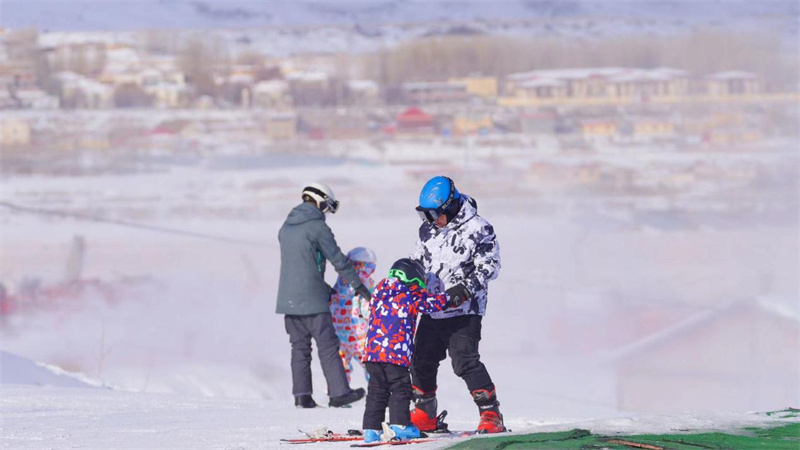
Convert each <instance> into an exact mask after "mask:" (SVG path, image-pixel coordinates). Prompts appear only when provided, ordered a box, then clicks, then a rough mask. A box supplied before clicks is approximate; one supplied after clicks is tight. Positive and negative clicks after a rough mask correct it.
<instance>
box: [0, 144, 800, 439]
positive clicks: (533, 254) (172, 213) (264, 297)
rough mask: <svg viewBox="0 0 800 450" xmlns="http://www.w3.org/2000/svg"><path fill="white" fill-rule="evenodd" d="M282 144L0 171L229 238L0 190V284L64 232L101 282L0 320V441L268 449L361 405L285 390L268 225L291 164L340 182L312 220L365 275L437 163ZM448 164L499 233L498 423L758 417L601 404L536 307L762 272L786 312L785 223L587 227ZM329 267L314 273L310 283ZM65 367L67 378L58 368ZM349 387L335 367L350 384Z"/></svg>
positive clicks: (693, 299)
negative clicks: (352, 156) (326, 212)
mask: <svg viewBox="0 0 800 450" xmlns="http://www.w3.org/2000/svg"><path fill="white" fill-rule="evenodd" d="M361 156H362V157H363V156H364V155H361ZM423 156H424V152H419V153H418V154H415V155H414V157H415V158H416V159H419V158H422V157H423ZM433 158H437V157H433ZM513 158H514V157H511V159H513ZM277 161H283V160H277ZM284 162H285V161H284ZM284 162H278V163H276V165H274V166H272V167H260V166H259V167H258V168H254V169H251V170H245V169H226V170H218V169H215V168H213V167H208V166H204V165H199V166H197V167H172V168H171V169H170V170H167V171H159V172H156V173H147V174H131V175H116V176H111V175H102V176H84V177H57V176H25V177H20V176H15V177H7V178H4V179H3V180H2V190H0V200H2V201H3V202H12V203H15V204H25V205H28V206H35V207H40V208H50V209H59V210H69V211H77V212H83V213H91V214H96V215H100V216H103V217H107V218H114V219H120V220H128V221H134V222H144V223H147V224H149V225H157V226H160V227H165V228H169V229H173V230H181V231H186V232H193V233H202V234H205V235H212V236H219V237H225V238H235V239H239V240H242V241H246V242H245V243H231V242H225V241H217V240H213V239H205V238H197V237H192V236H188V235H180V234H171V233H163V232H155V231H148V230H143V229H134V228H129V227H125V226H119V225H112V224H108V223H97V222H88V221H85V220H77V219H67V218H57V217H45V216H38V215H34V214H28V213H21V212H19V211H13V210H8V209H4V210H3V214H2V216H1V217H0V245H1V248H2V252H0V280H2V281H3V282H4V283H5V284H7V286H8V287H9V288H10V289H11V291H12V293H14V291H15V288H16V287H17V286H19V285H20V283H22V282H23V281H24V280H25V279H26V278H27V279H29V278H31V277H37V278H40V279H41V280H42V284H43V285H44V286H47V285H54V284H56V283H58V282H59V280H61V279H62V278H63V276H64V271H65V263H66V261H67V258H68V253H69V248H70V243H71V241H72V239H73V237H74V236H76V235H81V236H83V237H84V238H85V241H86V259H85V262H84V266H83V277H84V278H85V279H100V280H103V281H105V282H109V283H112V284H113V285H114V286H122V287H121V288H120V292H121V293H120V295H119V297H118V298H116V299H115V300H114V301H113V302H112V301H108V300H105V299H103V297H102V295H100V294H99V293H92V292H90V293H88V294H86V295H84V296H82V297H80V298H78V299H71V300H69V301H64V300H56V301H57V302H59V303H58V304H55V305H50V306H49V307H48V308H41V309H40V310H33V311H30V310H29V311H25V312H19V313H18V314H15V315H12V316H11V317H9V318H8V319H7V320H6V321H4V322H2V325H1V326H2V330H1V331H0V338H2V341H1V342H0V344H1V346H2V348H1V350H2V351H3V353H2V360H1V361H0V367H2V384H0V390H2V399H0V420H1V423H0V446H3V447H4V448H13V449H17V448H73V447H78V448H224V449H239V448H247V449H250V448H276V447H279V446H280V445H281V444H280V443H279V439H280V438H284V437H293V436H299V432H297V431H296V430H297V429H303V430H305V431H309V430H314V429H317V428H321V427H328V428H331V429H334V430H344V429H348V428H360V423H361V415H362V414H363V402H360V403H358V404H356V406H355V407H354V408H350V409H322V408H321V409H317V410H312V411H302V410H296V409H295V408H294V407H293V406H292V399H291V395H290V392H291V386H290V383H291V381H290V375H289V364H288V362H289V361H288V359H289V343H288V340H287V338H286V335H285V332H284V330H283V323H282V318H281V317H280V316H278V315H276V314H274V302H275V293H276V291H277V272H278V247H277V232H278V229H279V227H280V225H281V222H282V219H283V217H284V216H285V214H286V213H287V212H288V211H289V209H290V208H291V207H292V206H294V205H295V204H296V203H297V202H298V201H299V190H300V189H301V188H302V186H303V185H304V184H305V183H307V182H309V181H312V180H322V181H325V182H328V183H329V184H331V185H332V186H333V187H334V189H335V190H336V192H337V195H338V196H339V198H340V199H341V201H342V207H341V210H340V212H339V213H338V214H336V215H335V216H331V217H330V218H329V223H330V225H331V227H332V228H333V230H334V232H335V234H336V237H337V239H338V242H339V244H340V246H341V247H342V248H343V249H344V250H345V251H346V250H347V249H349V248H352V247H355V246H360V245H365V246H368V247H371V248H373V249H374V250H375V251H376V252H377V254H378V257H379V262H378V271H377V274H383V273H385V272H386V271H387V270H388V268H389V266H390V264H391V263H392V261H393V260H394V259H396V258H399V257H402V256H405V255H406V254H407V253H408V252H409V250H410V249H411V248H412V246H413V243H414V240H415V238H416V228H417V225H418V223H419V222H418V221H419V219H418V217H417V216H416V214H415V212H414V211H413V208H414V206H415V204H416V199H417V195H418V190H419V187H420V185H421V183H422V182H424V179H422V180H420V178H419V175H417V173H418V172H420V171H423V173H426V171H429V172H431V173H433V172H436V171H438V170H445V169H444V168H443V167H442V166H437V165H435V164H433V163H432V164H431V165H428V166H426V165H424V164H421V163H419V161H418V162H417V163H416V164H412V163H403V162H402V161H399V162H398V161H395V163H397V164H385V163H381V162H380V161H369V160H364V159H357V160H330V161H329V160H319V161H317V162H316V163H314V162H313V161H312V162H309V163H308V164H305V165H297V164H291V165H286V164H284ZM474 163H475V164H477V162H474ZM460 173H462V174H463V175H462V177H461V178H457V179H456V182H457V183H458V186H459V189H461V190H462V191H463V192H466V193H469V194H472V195H474V196H475V197H476V198H477V199H478V201H479V208H480V210H481V212H482V214H483V215H484V216H485V217H486V218H487V219H489V220H490V221H491V222H492V223H493V224H494V225H495V229H496V231H497V234H498V236H499V240H500V243H501V249H502V250H501V251H502V257H503V269H502V272H501V276H500V278H499V279H498V280H496V281H494V282H493V283H492V285H491V295H490V297H491V298H490V302H489V307H488V313H487V316H486V318H485V321H484V332H483V341H482V347H481V349H482V356H483V359H484V361H485V363H486V365H487V367H488V368H489V371H490V373H491V374H492V377H493V378H494V381H495V383H496V384H497V386H498V395H499V397H500V400H501V402H502V409H503V413H504V415H505V417H506V423H507V425H508V426H509V427H510V428H512V429H513V430H514V431H515V432H530V431H548V430H556V429H566V428H572V427H582V428H588V429H590V430H592V431H594V432H599V433H615V432H657V431H672V430H676V429H681V430H682V429H727V428H730V427H734V426H740V425H756V424H764V423H766V422H768V421H769V420H771V419H769V418H767V417H766V416H763V415H757V414H751V413H748V412H747V410H740V411H727V410H720V409H719V408H716V407H715V405H714V404H709V405H708V408H707V410H705V411H697V410H689V411H686V412H685V413H679V414H672V415H669V416H666V415H663V416H662V415H658V416H657V415H646V414H637V413H633V412H629V411H628V412H626V411H619V410H618V408H617V399H616V395H617V391H616V389H617V388H616V385H615V377H614V371H613V367H612V366H611V365H609V364H608V360H607V359H603V357H602V356H603V355H602V352H594V353H592V352H585V353H564V352H560V351H559V348H560V347H559V343H558V342H556V341H555V339H554V330H553V328H552V326H553V325H552V323H553V322H552V321H551V319H552V315H553V311H554V310H555V309H557V308H558V307H562V306H564V304H566V303H570V302H571V303H573V304H574V303H576V302H577V303H581V302H586V303H587V305H583V306H587V308H577V309H575V310H574V311H573V313H574V317H571V318H570V319H569V320H572V321H573V322H574V323H586V324H591V322H592V321H593V320H595V319H596V316H595V314H596V313H598V312H599V311H597V310H593V309H592V307H591V304H592V302H593V301H595V300H596V298H595V297H594V293H598V292H599V293H608V292H611V293H614V295H619V296H625V297H631V298H637V300H638V301H641V302H645V303H646V302H658V301H663V300H665V299H669V300H675V299H678V300H679V301H678V303H680V304H682V305H684V306H686V305H691V307H692V308H698V309H699V308H704V307H712V306H715V305H716V306H719V305H720V304H725V303H727V302H728V300H729V299H731V298H734V297H735V298H739V297H741V296H760V295H763V294H765V293H766V292H765V290H769V293H770V294H771V295H772V296H774V297H775V298H776V299H777V300H776V301H777V302H780V303H781V304H783V305H784V307H785V308H788V310H789V311H790V313H791V314H796V313H797V290H796V289H797V278H796V275H797V269H798V267H797V246H798V238H797V234H796V229H793V228H791V227H787V226H785V225H780V224H777V225H761V226H759V227H735V228H732V229H727V230H717V229H696V230H684V231H675V232H661V231H657V230H642V229H638V230H631V229H627V228H622V229H616V230H600V229H593V224H592V223H584V222H582V221H580V220H576V217H578V216H579V215H580V214H578V213H579V212H580V211H579V210H580V208H581V204H580V203H578V204H576V205H573V206H572V207H565V208H563V209H559V210H557V211H555V212H551V211H549V210H547V209H545V210H542V209H540V208H538V207H537V206H536V205H537V202H539V201H541V202H543V203H544V202H547V201H548V199H547V198H544V196H543V198H539V199H538V200H537V198H538V197H534V198H532V199H531V198H525V197H524V195H526V193H527V194H530V191H525V190H521V189H518V188H516V187H515V184H514V183H515V181H514V180H506V181H503V180H502V179H497V178H496V177H495V178H492V180H493V181H492V182H491V183H487V182H485V181H484V180H481V179H480V178H479V177H469V176H468V174H474V173H475V171H474V170H473V171H465V172H460ZM423 178H424V176H423ZM549 201H550V202H552V201H553V200H552V199H550V200H549ZM584 206H585V205H584ZM243 210H251V211H255V212H254V213H253V214H240V212H241V211H243ZM764 274H769V277H770V279H769V281H768V283H769V286H765V278H764V277H765V275H764ZM334 276H335V275H334V274H333V272H332V270H329V273H328V280H329V281H330V282H333V280H334ZM581 299H583V300H581ZM573 338H574V340H581V339H585V340H589V339H590V338H589V337H588V335H586V336H581V335H577V336H573ZM30 361H37V362H42V363H46V364H48V365H49V366H48V367H41V366H36V365H33V363H31V362H30ZM52 366H55V367H58V368H59V369H57V370H55V372H53V369H52ZM313 367H314V376H315V386H316V392H315V398H316V400H317V401H318V402H320V403H325V402H326V398H325V392H324V389H325V388H324V383H323V377H322V374H321V371H320V369H319V367H318V365H317V363H316V362H315V363H314V366H313ZM65 370H66V371H69V372H75V373H79V374H81V375H80V377H79V379H77V381H76V380H75V379H73V378H70V377H68V376H67V375H65V373H64V372H63V371H65ZM440 374H441V377H440V389H439V398H440V405H441V406H442V408H445V409H447V410H448V411H449V412H450V415H449V417H448V421H449V423H450V424H451V427H452V428H454V429H471V428H473V427H474V426H475V424H476V422H477V411H476V408H475V406H474V404H472V402H471V399H470V398H469V395H468V393H467V391H466V389H465V387H464V385H463V382H462V381H461V380H460V379H458V378H456V377H455V376H454V375H453V373H452V370H451V368H450V367H449V363H448V362H445V363H443V365H442V369H441V371H440ZM75 384H80V385H81V386H80V387H75V386H74V385H75ZM365 385H366V383H365V381H364V379H363V375H362V374H361V373H360V372H358V373H356V375H355V377H354V380H353V386H354V387H355V386H365ZM70 386H71V387H70ZM796 401H797V399H792V398H787V399H786V402H784V403H763V402H762V403H756V404H754V406H753V409H756V410H760V411H765V410H772V409H780V408H784V407H787V406H797V405H796V404H792V403H796ZM336 445H338V446H340V447H344V446H345V445H346V444H336ZM426 445H429V446H430V447H439V446H444V445H446V443H435V444H426Z"/></svg>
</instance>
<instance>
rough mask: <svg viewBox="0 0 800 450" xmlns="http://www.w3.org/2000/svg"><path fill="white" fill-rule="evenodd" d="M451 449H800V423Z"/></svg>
mask: <svg viewBox="0 0 800 450" xmlns="http://www.w3.org/2000/svg"><path fill="white" fill-rule="evenodd" d="M798 412H800V411H799V410H796V409H793V408H789V409H786V410H782V411H774V412H772V413H766V414H767V415H769V416H771V417H773V418H796V417H797V415H798ZM449 448H450V449H453V450H518V449H553V450H558V449H627V450H630V449H647V450H698V449H735V450H751V449H769V450H773V449H774V450H784V449H785V450H800V423H791V424H787V425H779V426H775V427H767V428H744V429H742V430H736V431H732V432H729V433H721V432H707V433H697V434H692V433H681V434H639V435H626V436H602V435H596V434H592V433H591V432H589V431H588V430H581V429H574V430H569V431H560V432H550V433H531V434H524V435H500V436H493V437H487V438H476V439H470V440H467V441H463V442H460V443H458V444H456V445H454V446H452V447H449Z"/></svg>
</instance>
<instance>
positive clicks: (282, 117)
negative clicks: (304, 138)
mask: <svg viewBox="0 0 800 450" xmlns="http://www.w3.org/2000/svg"><path fill="white" fill-rule="evenodd" d="M266 131H267V137H268V138H269V139H271V140H273V141H286V140H292V139H295V138H296V137H297V115H296V114H295V113H274V114H270V115H269V116H268V117H267V124H266Z"/></svg>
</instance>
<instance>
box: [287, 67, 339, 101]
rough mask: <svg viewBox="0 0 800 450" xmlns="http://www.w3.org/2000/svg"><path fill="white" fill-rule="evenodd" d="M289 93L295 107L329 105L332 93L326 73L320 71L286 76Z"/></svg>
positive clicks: (291, 73)
mask: <svg viewBox="0 0 800 450" xmlns="http://www.w3.org/2000/svg"><path fill="white" fill-rule="evenodd" d="M286 81H287V82H288V83H289V91H290V93H291V96H292V99H293V101H294V104H295V105H298V106H302V105H306V106H318V105H326V104H330V103H331V102H332V101H333V96H334V92H333V89H331V80H330V77H329V76H328V74H327V73H326V72H323V71H320V70H308V71H296V72H290V73H288V74H287V75H286Z"/></svg>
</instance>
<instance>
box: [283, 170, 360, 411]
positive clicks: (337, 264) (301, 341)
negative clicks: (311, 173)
mask: <svg viewBox="0 0 800 450" xmlns="http://www.w3.org/2000/svg"><path fill="white" fill-rule="evenodd" d="M302 199H303V203H301V204H300V205H298V206H296V207H295V208H294V209H292V211H291V212H290V213H289V216H288V217H287V218H286V221H285V222H284V223H283V226H282V227H281V230H280V232H279V233H278V240H279V241H280V246H281V271H280V281H279V284H278V302H277V308H276V312H277V313H278V314H284V315H285V317H284V323H285V325H286V333H288V334H289V341H290V343H291V345H292V394H294V398H295V406H296V407H298V408H314V407H316V406H317V404H316V402H315V401H314V399H313V398H312V396H311V394H312V393H313V392H312V383H311V339H312V338H313V339H314V341H316V343H317V350H318V353H319V359H320V364H322V371H323V373H324V374H325V380H326V381H327V384H328V395H329V396H330V401H329V406H333V407H341V406H345V405H348V404H350V403H353V402H355V401H357V400H360V399H361V398H363V397H364V389H363V388H358V389H356V390H353V389H351V388H350V385H349V383H348V381H347V375H346V373H345V370H344V366H343V365H342V360H341V358H340V357H339V339H338V338H337V337H336V331H335V330H334V327H333V319H332V317H331V313H330V309H329V306H328V302H329V301H330V298H331V287H330V286H329V285H328V284H327V283H326V282H325V263H326V260H327V261H330V262H331V264H332V265H333V267H334V268H335V269H336V271H337V272H338V273H339V275H340V276H341V277H342V279H343V280H344V281H346V282H347V283H349V284H350V285H351V286H352V287H353V289H354V290H355V292H356V293H357V294H359V295H361V296H362V297H364V298H365V299H367V300H369V299H370V297H371V296H370V292H369V290H368V289H367V288H366V286H364V285H363V284H362V283H361V279H360V278H359V277H358V274H357V273H356V271H355V270H354V269H353V264H352V262H350V260H348V259H347V257H346V256H345V255H344V254H343V253H342V250H341V249H340V248H339V245H337V244H336V239H335V238H334V236H333V232H332V231H331V229H330V227H328V224H326V223H325V213H327V212H330V213H332V214H333V213H335V212H336V210H337V209H338V207H339V202H338V201H336V198H335V197H334V195H333V191H332V190H331V189H330V187H328V186H326V185H324V184H321V183H313V184H310V185H308V186H307V187H306V188H305V189H303V194H302Z"/></svg>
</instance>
